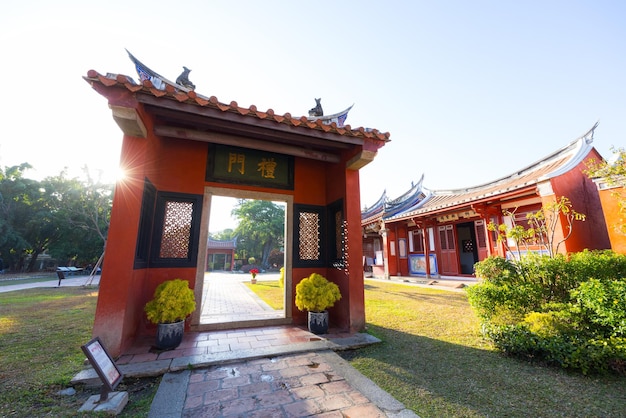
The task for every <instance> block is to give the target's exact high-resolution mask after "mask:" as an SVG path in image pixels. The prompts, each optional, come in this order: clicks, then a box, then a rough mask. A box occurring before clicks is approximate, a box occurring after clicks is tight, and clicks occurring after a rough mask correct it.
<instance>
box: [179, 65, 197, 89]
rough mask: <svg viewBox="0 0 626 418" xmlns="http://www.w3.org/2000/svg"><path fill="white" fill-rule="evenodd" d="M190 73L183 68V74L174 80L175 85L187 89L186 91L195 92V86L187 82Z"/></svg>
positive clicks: (187, 69)
mask: <svg viewBox="0 0 626 418" xmlns="http://www.w3.org/2000/svg"><path fill="white" fill-rule="evenodd" d="M190 72H191V70H190V69H189V68H187V67H185V66H183V72H182V73H181V75H179V76H178V78H177V79H176V84H180V85H181V86H184V87H187V88H188V89H191V90H195V88H196V86H195V84H193V83H192V82H191V81H189V73H190Z"/></svg>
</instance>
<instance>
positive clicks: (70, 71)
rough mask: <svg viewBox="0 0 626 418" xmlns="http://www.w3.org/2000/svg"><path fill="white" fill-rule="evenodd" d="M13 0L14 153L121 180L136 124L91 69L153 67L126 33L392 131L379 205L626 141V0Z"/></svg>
mask: <svg viewBox="0 0 626 418" xmlns="http://www.w3.org/2000/svg"><path fill="white" fill-rule="evenodd" d="M5 3H6V4H4V5H2V6H0V8H1V9H0V10H1V12H0V57H2V60H1V61H0V62H1V63H0V80H2V95H3V100H2V101H0V121H1V125H2V129H1V131H0V167H3V168H4V167H10V166H14V165H18V164H21V163H23V162H27V163H29V164H31V165H32V166H33V167H34V169H33V170H30V171H28V172H27V173H26V176H27V177H31V178H35V179H40V178H43V177H46V176H51V175H57V174H59V172H61V170H63V169H64V168H66V169H67V170H68V173H69V174H70V175H72V176H80V175H81V169H82V167H84V166H87V167H89V169H90V171H92V173H96V174H101V175H102V178H103V179H104V180H106V181H111V182H112V181H114V179H115V175H116V174H117V172H118V161H119V153H120V147H121V141H122V132H121V131H120V129H119V128H118V127H117V125H116V124H115V122H114V121H113V119H112V117H111V111H110V110H109V108H108V105H107V102H106V99H105V98H104V97H102V96H100V95H99V94H98V93H96V92H95V91H94V90H92V89H91V87H90V86H89V85H88V84H87V83H86V82H85V81H84V80H83V78H82V77H83V76H86V75H87V72H88V71H89V70H90V69H94V70H96V71H98V72H99V73H101V74H106V73H117V74H125V75H129V76H132V77H134V78H135V79H137V78H138V77H137V73H136V72H135V69H134V67H133V65H132V63H131V61H130V60H129V59H128V56H127V54H126V51H125V48H126V49H128V50H129V51H130V52H131V53H133V55H135V56H136V57H137V58H138V59H140V60H141V61H142V62H143V63H144V64H146V65H147V66H148V67H150V68H151V69H153V70H155V71H156V72H158V73H160V74H161V75H163V76H164V77H166V78H168V79H171V80H174V79H176V77H177V76H178V75H179V74H180V73H181V71H182V67H183V66H186V67H188V68H190V69H191V70H192V71H191V74H190V76H189V78H190V80H191V81H192V82H193V83H194V84H195V85H196V91H197V92H198V93H199V94H202V95H204V96H216V97H217V98H218V100H219V101H221V102H224V103H230V102H231V101H236V102H237V103H238V104H239V106H244V107H249V106H251V105H256V106H257V108H258V109H260V110H266V109H273V110H274V111H275V112H276V113H278V114H284V113H287V112H289V113H291V115H293V116H299V115H307V114H308V110H309V109H310V108H312V107H314V106H315V100H314V99H315V98H320V97H321V98H322V102H321V103H322V106H323V108H324V111H325V113H326V114H332V113H336V112H339V111H340V110H343V109H345V108H347V107H348V106H350V105H352V104H354V107H353V108H352V110H351V111H350V114H349V116H348V119H347V121H346V123H347V124H349V125H351V127H353V128H358V127H367V128H375V129H378V130H380V131H381V132H389V133H390V135H391V136H390V139H391V142H389V143H387V144H386V145H385V146H384V147H383V148H382V149H381V150H380V151H379V153H378V156H377V157H376V159H375V160H374V161H373V162H372V163H370V164H369V165H368V166H366V167H364V168H363V169H362V170H361V206H362V207H366V206H371V205H372V204H373V203H375V202H376V200H377V199H378V198H379V197H380V196H381V195H382V193H383V191H385V190H386V192H387V196H388V197H389V198H396V197H399V196H400V195H402V194H403V193H404V192H405V191H407V190H408V189H409V188H410V187H411V183H412V182H417V181H418V180H419V179H420V177H421V176H422V175H424V183H423V184H424V186H425V187H426V188H428V189H431V190H439V189H456V188H465V187H471V186H475V185H479V184H483V183H487V182H490V181H493V180H496V179H498V178H500V177H503V176H507V175H509V174H511V173H513V172H516V171H518V170H519V169H521V168H523V167H526V166H528V165H530V164H532V163H534V162H535V161H537V160H539V159H541V158H543V157H544V156H546V155H548V154H550V153H552V152H553V151H556V150H557V149H560V148H561V147H564V146H565V145H567V144H568V143H569V142H571V141H573V140H575V139H576V138H578V137H579V136H580V135H582V134H584V133H585V132H586V131H587V130H589V129H590V128H591V127H592V126H593V125H594V123H596V121H599V122H600V124H599V127H598V129H597V130H596V132H595V137H594V145H595V147H596V148H597V149H598V150H599V151H600V153H601V154H602V155H603V156H605V157H607V158H608V157H610V155H611V151H610V150H611V148H612V147H617V148H619V147H623V146H625V144H626V54H624V51H625V49H626V24H624V22H626V2H623V1H621V0H614V1H606V0H589V1H576V0H568V1H560V0H554V1H545V0H543V1H536V0H529V1H516V2H514V1H502V0H499V1H496V0H493V1H482V0H475V1H471V2H470V1H462V0H458V1H445V0H442V1H421V0H414V1H393V0H392V1H386V2H382V1H370V0H364V1H326V0H318V1H315V2H293V1H286V0H285V1H277V0H267V1H249V0H240V1H237V2H229V1H220V2H218V1H206V0H202V1H177V2H166V1H158V0H155V1H150V2H147V3H146V2H128V1H123V2H122V1H118V0H110V1H106V2H84V1H69V0H58V1H55V2H50V1H35V0H24V1H21V2H5Z"/></svg>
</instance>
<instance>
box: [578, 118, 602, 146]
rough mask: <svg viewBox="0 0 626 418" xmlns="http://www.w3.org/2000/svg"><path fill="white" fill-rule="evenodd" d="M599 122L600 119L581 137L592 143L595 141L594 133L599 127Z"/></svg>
mask: <svg viewBox="0 0 626 418" xmlns="http://www.w3.org/2000/svg"><path fill="white" fill-rule="evenodd" d="M599 124H600V121H599V120H598V121H597V122H596V123H595V124H594V125H593V126H592V127H591V129H589V130H588V131H587V132H586V133H585V134H584V135H583V136H581V138H582V139H584V140H585V142H586V143H587V144H591V143H592V142H593V134H594V133H595V131H596V128H597V127H598V125H599Z"/></svg>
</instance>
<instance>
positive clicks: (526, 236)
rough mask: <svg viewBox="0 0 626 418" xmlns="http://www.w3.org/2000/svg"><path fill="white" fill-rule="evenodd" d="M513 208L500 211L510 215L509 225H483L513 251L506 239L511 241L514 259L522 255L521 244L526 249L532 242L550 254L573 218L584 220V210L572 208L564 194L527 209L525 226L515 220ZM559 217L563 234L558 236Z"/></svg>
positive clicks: (569, 229) (569, 230)
mask: <svg viewBox="0 0 626 418" xmlns="http://www.w3.org/2000/svg"><path fill="white" fill-rule="evenodd" d="M516 210H517V208H515V209H513V210H512V211H509V210H503V214H504V215H505V216H509V217H510V218H511V222H512V225H506V224H500V225H495V224H494V223H493V222H490V223H489V225H488V226H487V228H488V229H489V230H490V231H497V232H498V241H500V242H503V243H504V245H505V247H506V249H507V251H509V252H510V253H511V254H513V252H512V251H511V248H510V246H509V245H508V239H512V240H513V241H514V242H515V246H516V250H517V251H516V252H517V257H518V260H519V259H520V258H521V255H522V253H521V247H522V246H523V247H524V248H526V250H527V251H528V250H529V249H530V247H531V246H533V245H536V246H539V247H541V248H543V249H545V250H546V251H547V252H548V255H549V256H550V257H554V256H555V255H556V254H558V252H559V248H560V246H561V244H563V243H564V242H565V241H566V240H567V239H568V238H569V237H570V236H571V235H572V231H573V224H574V221H584V220H585V217H586V216H585V215H584V214H582V213H578V212H576V211H575V210H574V209H573V207H572V203H571V202H570V200H569V199H568V198H566V197H565V196H561V197H560V198H559V199H558V200H556V201H554V202H552V203H550V204H546V205H544V206H543V207H542V208H541V209H539V210H538V211H537V212H531V213H528V214H527V215H526V221H527V222H528V227H527V228H526V227H524V226H523V225H517V224H516V223H515V216H514V215H515V211H516ZM559 220H560V221H561V224H564V225H565V230H564V231H563V237H562V238H560V239H559V235H557V227H558V225H559Z"/></svg>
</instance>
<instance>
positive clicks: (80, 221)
mask: <svg viewBox="0 0 626 418" xmlns="http://www.w3.org/2000/svg"><path fill="white" fill-rule="evenodd" d="M30 168H31V166H30V165H29V164H28V163H24V164H21V165H19V166H13V167H7V168H5V169H4V170H0V215H1V216H0V256H1V257H2V258H3V261H4V262H5V265H6V266H8V268H9V269H10V270H16V271H23V270H26V271H33V270H36V269H38V268H39V266H37V265H36V262H37V258H38V256H39V255H40V254H42V253H44V252H45V251H48V250H49V252H50V254H51V255H52V256H53V257H55V258H58V259H59V260H63V262H66V261H68V260H77V259H80V260H81V261H84V262H91V261H92V260H93V261H95V260H97V258H98V257H99V256H100V254H102V248H103V245H104V242H105V238H106V233H107V231H108V222H109V217H110V211H111V203H112V195H113V186H112V185H106V184H102V183H100V182H99V181H93V179H92V178H91V177H90V176H89V175H87V181H86V182H83V181H79V180H78V179H75V178H74V179H68V178H67V177H66V174H65V173H64V172H61V174H59V175H58V176H55V177H48V178H46V179H44V180H43V181H41V182H40V181H36V180H32V179H28V178H25V177H24V176H23V174H24V172H25V171H26V170H28V169H30ZM85 172H86V169H85ZM94 259H95V260H94Z"/></svg>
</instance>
